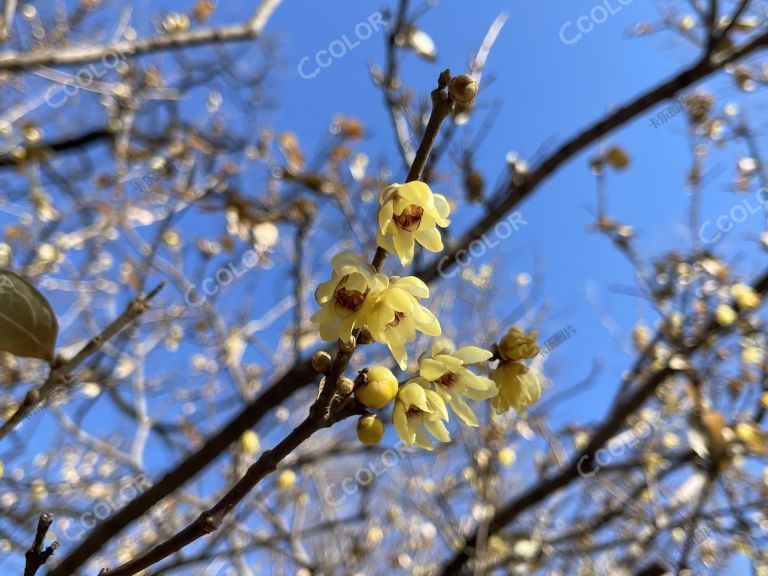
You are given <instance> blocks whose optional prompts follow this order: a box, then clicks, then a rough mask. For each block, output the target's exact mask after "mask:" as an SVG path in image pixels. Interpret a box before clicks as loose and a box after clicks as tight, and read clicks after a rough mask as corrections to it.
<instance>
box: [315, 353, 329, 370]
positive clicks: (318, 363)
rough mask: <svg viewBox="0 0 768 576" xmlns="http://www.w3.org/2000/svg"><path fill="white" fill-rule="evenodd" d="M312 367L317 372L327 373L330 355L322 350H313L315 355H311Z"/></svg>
mask: <svg viewBox="0 0 768 576" xmlns="http://www.w3.org/2000/svg"><path fill="white" fill-rule="evenodd" d="M312 367H313V368H314V369H315V370H316V371H317V373H318V374H328V371H329V370H330V369H331V355H330V354H328V352H325V351H324V350H319V351H317V352H315V355H314V356H312Z"/></svg>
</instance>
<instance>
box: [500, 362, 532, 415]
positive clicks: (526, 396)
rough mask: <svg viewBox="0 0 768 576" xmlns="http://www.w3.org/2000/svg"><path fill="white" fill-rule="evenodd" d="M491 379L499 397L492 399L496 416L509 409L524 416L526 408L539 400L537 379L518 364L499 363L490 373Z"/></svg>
mask: <svg viewBox="0 0 768 576" xmlns="http://www.w3.org/2000/svg"><path fill="white" fill-rule="evenodd" d="M491 379H492V380H493V381H494V382H496V385H497V386H498V388H499V395H498V396H496V397H495V398H494V399H493V407H494V408H495V409H496V412H497V413H498V414H501V413H502V412H506V411H507V410H509V409H510V408H514V409H515V410H516V411H517V412H518V413H519V414H525V411H526V410H527V409H528V407H529V406H531V405H532V404H534V403H535V402H537V401H538V400H539V398H541V383H540V382H539V379H538V377H537V376H536V375H535V374H534V373H533V372H531V371H530V370H528V368H527V367H526V366H525V364H522V363H520V362H501V363H500V364H499V366H498V367H497V368H496V370H494V371H493V372H492V373H491Z"/></svg>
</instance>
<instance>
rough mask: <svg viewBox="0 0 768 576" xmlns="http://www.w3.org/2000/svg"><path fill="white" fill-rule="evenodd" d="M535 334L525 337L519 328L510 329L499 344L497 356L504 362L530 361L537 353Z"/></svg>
mask: <svg viewBox="0 0 768 576" xmlns="http://www.w3.org/2000/svg"><path fill="white" fill-rule="evenodd" d="M536 336H537V333H536V332H531V333H530V334H528V335H527V336H526V335H525V334H524V333H523V331H522V330H520V329H519V328H510V330H509V332H507V334H506V335H505V336H504V338H502V339H501V342H499V346H498V348H499V354H500V355H501V357H502V358H503V359H504V360H530V359H531V358H534V357H536V355H537V354H538V353H539V345H538V344H536Z"/></svg>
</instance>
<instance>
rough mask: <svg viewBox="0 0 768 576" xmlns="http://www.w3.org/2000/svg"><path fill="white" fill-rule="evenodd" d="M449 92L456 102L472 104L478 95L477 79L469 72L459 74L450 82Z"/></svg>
mask: <svg viewBox="0 0 768 576" xmlns="http://www.w3.org/2000/svg"><path fill="white" fill-rule="evenodd" d="M448 93H449V94H450V95H451V98H453V100H454V102H458V103H459V104H470V103H471V102H472V101H473V100H474V99H475V96H477V80H475V79H474V78H472V76H470V75H469V74H459V75H458V76H454V77H453V78H451V79H450V81H449V82H448Z"/></svg>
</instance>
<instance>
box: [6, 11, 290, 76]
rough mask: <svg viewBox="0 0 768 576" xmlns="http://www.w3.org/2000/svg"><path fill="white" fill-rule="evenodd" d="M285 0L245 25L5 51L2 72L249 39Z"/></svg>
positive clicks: (255, 15) (67, 64) (261, 12)
mask: <svg viewBox="0 0 768 576" xmlns="http://www.w3.org/2000/svg"><path fill="white" fill-rule="evenodd" d="M281 1H282V0H264V2H262V4H261V6H259V8H258V10H257V11H256V13H255V14H254V16H253V17H252V18H251V19H250V21H248V22H247V23H244V24H231V25H228V26H220V27H217V28H202V29H199V30H190V31H188V32H178V33H173V34H164V35H162V36H156V37H154V38H146V39H143V40H136V41H132V42H129V41H124V42H116V43H114V44H109V45H107V46H80V47H74V48H68V49H67V48H60V47H56V48H52V49H50V50H45V51H40V52H28V53H23V52H16V51H11V52H5V53H2V54H0V72H24V71H27V70H31V69H34V68H37V67H40V66H72V65H75V64H86V63H89V62H95V61H97V60H102V59H104V58H109V57H113V56H119V57H122V58H128V57H136V56H142V55H144V54H153V53H156V52H163V51H166V50H178V49H181V48H191V47H194V46H202V45H205V44H218V43H224V42H246V41H248V40H253V39H254V38H258V37H259V36H260V35H261V33H262V31H263V29H264V26H265V25H266V24H267V21H268V20H269V18H270V16H272V13H273V12H274V11H275V10H276V9H277V7H278V6H279V5H280V2H281Z"/></svg>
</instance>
